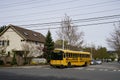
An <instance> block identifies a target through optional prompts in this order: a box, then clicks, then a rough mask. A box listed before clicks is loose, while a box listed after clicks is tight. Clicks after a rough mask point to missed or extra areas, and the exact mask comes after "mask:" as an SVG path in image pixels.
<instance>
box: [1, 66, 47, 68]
mask: <svg viewBox="0 0 120 80" xmlns="http://www.w3.org/2000/svg"><path fill="white" fill-rule="evenodd" d="M42 67H49V65H30V66H29V65H27V66H11V67H0V68H42Z"/></svg>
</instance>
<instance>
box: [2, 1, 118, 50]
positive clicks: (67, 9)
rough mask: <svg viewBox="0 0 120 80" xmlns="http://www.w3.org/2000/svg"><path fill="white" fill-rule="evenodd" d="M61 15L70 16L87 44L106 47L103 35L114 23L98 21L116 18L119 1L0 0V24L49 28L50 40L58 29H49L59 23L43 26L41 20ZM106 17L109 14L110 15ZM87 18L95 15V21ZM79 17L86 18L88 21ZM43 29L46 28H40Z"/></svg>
mask: <svg viewBox="0 0 120 80" xmlns="http://www.w3.org/2000/svg"><path fill="white" fill-rule="evenodd" d="M65 14H67V15H68V16H70V18H71V19H72V20H73V23H74V25H77V26H78V30H79V31H83V32H84V34H85V36H84V40H85V43H87V44H88V45H89V46H90V45H91V44H95V45H96V46H98V45H99V46H103V47H107V48H108V49H110V48H109V46H108V45H107V42H106V38H107V37H110V33H111V32H112V31H113V29H114V26H113V24H114V23H109V24H98V23H106V22H114V21H119V18H120V0H0V26H2V25H9V24H13V25H18V26H21V27H23V28H27V29H30V30H35V31H38V32H40V33H42V34H44V35H46V34H47V31H48V29H50V30H51V33H52V37H53V39H54V40H56V39H57V35H56V31H58V29H52V28H56V27H59V26H60V24H53V23H52V24H49V25H48V24H44V25H43V23H51V22H60V21H61V20H62V19H63V18H64V15H65ZM115 15H118V16H117V17H116V16H115ZM106 16H112V18H108V17H106ZM99 17H103V18H102V19H101V18H99ZM88 18H95V20H89V19H88ZM81 19H88V21H82V20H81ZM100 19H101V20H100ZM75 20H77V22H75ZM31 24H37V25H31ZM41 24H42V25H41ZM87 24H98V25H87ZM82 25H87V26H82ZM43 28H46V29H45V30H40V29H43Z"/></svg>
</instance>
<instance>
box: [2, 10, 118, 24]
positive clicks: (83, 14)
mask: <svg viewBox="0 0 120 80" xmlns="http://www.w3.org/2000/svg"><path fill="white" fill-rule="evenodd" d="M116 10H120V8H117V9H110V10H102V11H95V12H89V13H83V14H75V15H70V16H79V15H89V14H94V13H102V12H110V11H116ZM57 18H61V17H49V18H42V19H32V20H24V21H23V20H22V21H12V22H28V21H38V20H48V19H57ZM3 23H6V22H3Z"/></svg>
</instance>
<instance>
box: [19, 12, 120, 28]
mask: <svg viewBox="0 0 120 80" xmlns="http://www.w3.org/2000/svg"><path fill="white" fill-rule="evenodd" d="M119 17H120V14H118V15H110V16H102V17H93V18H87V19H77V20H72V21H73V23H78V22H91V21H99V20H106V19H114V18H119ZM60 24H61V22H49V23H37V24H28V25H19V26H32V27H33V26H35V25H60Z"/></svg>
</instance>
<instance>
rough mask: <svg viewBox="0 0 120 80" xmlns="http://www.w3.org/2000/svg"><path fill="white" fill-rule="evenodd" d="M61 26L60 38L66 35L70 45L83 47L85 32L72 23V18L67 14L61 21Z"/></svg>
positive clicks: (65, 38) (58, 33) (58, 32)
mask: <svg viewBox="0 0 120 80" xmlns="http://www.w3.org/2000/svg"><path fill="white" fill-rule="evenodd" d="M61 27H62V28H60V29H59V31H57V35H58V38H59V40H62V39H63V37H64V40H65V41H68V44H69V45H72V46H78V47H81V46H82V44H83V36H84V33H83V32H81V31H78V27H77V26H75V25H74V24H73V23H72V19H70V17H69V16H67V15H65V17H64V20H63V21H62V22H61Z"/></svg>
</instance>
